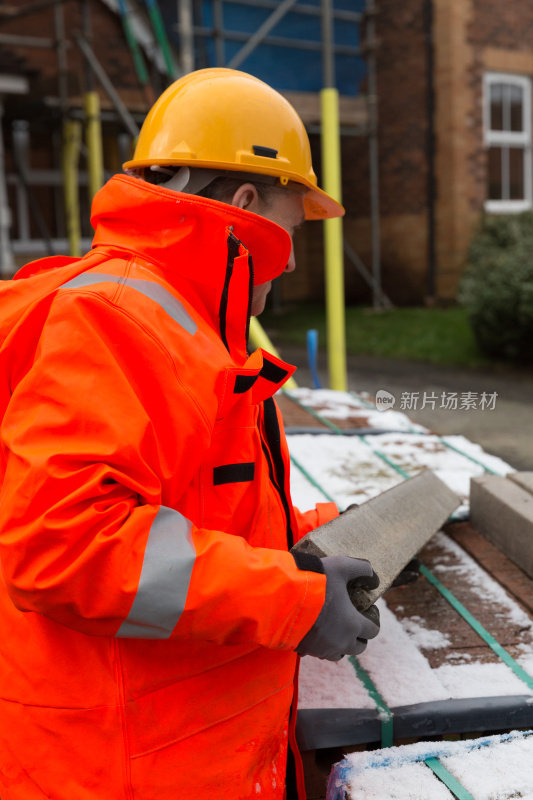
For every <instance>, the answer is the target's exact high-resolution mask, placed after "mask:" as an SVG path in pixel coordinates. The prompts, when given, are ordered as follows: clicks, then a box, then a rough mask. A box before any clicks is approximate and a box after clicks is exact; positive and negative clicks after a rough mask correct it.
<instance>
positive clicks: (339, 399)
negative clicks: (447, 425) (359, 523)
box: [277, 389, 512, 519]
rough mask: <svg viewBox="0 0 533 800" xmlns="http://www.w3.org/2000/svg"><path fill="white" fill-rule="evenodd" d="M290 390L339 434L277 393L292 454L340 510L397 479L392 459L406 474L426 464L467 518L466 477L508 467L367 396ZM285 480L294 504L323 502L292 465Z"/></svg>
mask: <svg viewBox="0 0 533 800" xmlns="http://www.w3.org/2000/svg"><path fill="white" fill-rule="evenodd" d="M290 394H291V397H294V399H295V400H296V401H297V402H298V403H301V404H303V405H305V406H307V407H308V408H310V409H311V410H314V411H316V412H319V414H320V416H322V417H323V418H325V419H326V420H328V421H329V422H331V423H333V424H334V425H335V426H337V427H338V428H339V430H341V431H342V433H343V434H345V435H343V436H340V435H336V434H335V433H332V431H331V430H329V429H328V428H327V427H324V425H321V424H320V421H318V420H316V419H315V418H313V417H312V416H311V414H306V413H305V411H303V410H302V408H301V406H300V407H299V406H297V405H296V403H295V402H293V401H292V400H291V399H290V397H289V396H288V395H285V396H283V395H281V396H280V395H278V398H277V399H278V401H279V403H280V406H281V409H282V413H283V417H284V420H285V423H286V426H287V432H288V434H289V435H288V439H289V446H290V451H291V455H292V456H293V457H294V458H295V459H296V460H297V461H298V462H299V463H300V464H302V465H303V466H304V467H305V469H306V471H307V473H308V475H309V476H310V477H311V479H312V480H313V481H315V483H318V484H319V485H320V486H321V487H322V488H323V489H324V490H325V491H326V493H327V495H328V496H330V497H333V498H334V499H335V501H336V502H337V504H338V505H339V507H340V508H346V507H347V506H349V505H351V504H352V503H364V502H365V501H366V500H369V499H370V498H371V497H375V496H376V495H378V494H380V493H381V492H384V491H385V490H386V489H389V488H390V487H391V486H394V485H395V484H397V483H399V482H400V481H402V480H403V477H402V474H401V472H399V471H398V470H397V469H395V468H394V467H393V466H392V465H391V463H394V465H395V466H396V467H398V468H399V469H400V470H401V471H403V473H407V474H408V475H410V476H412V475H415V474H416V473H417V472H419V471H421V470H422V469H424V468H428V469H431V470H432V471H433V472H434V473H435V474H436V475H437V477H439V478H440V479H441V480H443V481H444V483H446V484H447V485H448V486H449V487H450V489H452V491H454V492H455V493H456V494H458V495H459V497H460V498H462V505H461V507H460V508H459V509H458V510H457V512H456V513H455V514H454V518H455V519H466V518H467V517H468V513H469V495H470V480H471V478H474V477H480V476H481V475H483V474H485V468H487V469H489V470H490V471H491V472H493V473H495V474H497V475H501V476H505V475H507V474H508V473H509V472H512V467H511V466H509V464H506V463H505V461H502V460H501V459H500V458H497V457H496V456H492V455H489V454H488V453H485V452H484V451H483V448H482V447H480V445H478V444H476V443H475V442H471V441H469V440H468V439H467V438H466V437H464V436H438V435H437V434H435V433H432V432H430V431H429V430H428V429H427V428H424V427H423V426H422V425H418V424H416V423H413V422H412V421H411V420H410V419H409V417H408V416H407V415H406V414H404V413H402V412H399V411H391V410H388V411H378V410H377V409H376V408H375V407H374V408H372V407H369V405H370V402H369V400H368V399H367V398H362V397H360V396H356V395H353V394H349V393H347V392H334V391H331V390H328V389H318V390H312V389H296V390H293V391H292V392H291V393H290ZM303 417H306V422H305V424H303V425H302V418H303ZM311 426H313V427H311ZM302 430H305V431H306V432H305V433H302ZM307 431H309V432H307ZM311 431H312V432H311ZM357 434H359V435H357ZM378 451H379V453H380V454H381V455H378ZM291 481H292V482H291V490H292V494H293V500H294V502H295V504H296V505H297V506H299V507H301V508H310V507H312V506H313V505H314V504H315V503H317V502H323V501H324V494H323V492H321V491H320V489H318V488H317V486H316V485H315V484H314V483H312V482H310V481H309V480H308V478H306V477H305V476H304V475H303V474H302V473H301V472H300V471H299V470H298V469H294V468H293V469H292V476H291Z"/></svg>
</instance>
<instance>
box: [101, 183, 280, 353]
mask: <svg viewBox="0 0 533 800" xmlns="http://www.w3.org/2000/svg"><path fill="white" fill-rule="evenodd" d="M91 222H92V224H93V227H94V229H95V236H94V240H93V248H102V247H104V248H106V249H112V250H118V251H121V252H124V251H126V252H128V253H130V254H132V255H136V256H137V257H139V258H141V259H143V260H146V261H148V262H150V263H151V264H155V265H157V266H158V267H159V268H160V269H161V271H162V276H163V278H164V279H165V280H166V281H167V282H168V283H169V284H170V285H171V286H173V287H174V288H175V289H177V291H178V292H179V293H180V294H181V295H182V297H184V298H185V299H186V300H187V301H188V302H189V303H190V304H191V305H192V306H193V308H194V309H195V310H196V311H197V312H198V313H199V314H200V315H201V316H202V317H203V318H204V319H205V320H206V321H207V322H208V323H209V324H210V325H211V326H212V327H213V328H214V329H215V330H216V331H218V332H219V334H220V336H221V338H222V341H223V342H224V344H225V346H226V348H227V349H228V351H229V352H230V354H231V355H232V357H233V358H234V359H235V360H236V361H237V363H241V364H242V363H243V361H244V360H245V359H246V345H247V338H248V324H249V318H250V316H249V314H250V302H251V292H252V288H253V286H256V285H258V284H260V283H265V282H267V281H270V280H272V279H274V278H276V277H277V276H278V275H280V274H281V273H282V272H283V270H284V269H285V266H286V264H287V262H288V259H289V256H290V248H291V240H290V237H289V235H288V233H287V232H286V231H285V230H284V229H283V228H281V227H280V226H279V225H276V224H275V223H274V222H271V221H270V220H268V219H265V218H264V217H260V216H258V215H257V214H252V213H250V212H249V211H244V210H242V209H240V208H236V207H235V206H230V205H227V204H226V203H220V202H218V201H216V200H210V199H207V198H204V197H196V196H194V195H188V194H183V193H182V192H174V191H171V190H170V189H164V188H161V187H160V186H153V185H151V184H149V183H147V182H146V181H142V180H139V179H137V178H134V177H132V176H128V175H116V176H114V177H113V178H111V180H110V181H108V183H107V184H106V185H105V186H104V187H103V188H102V189H101V190H100V191H99V192H98V193H97V194H96V195H95V198H94V202H93V208H92V217H91Z"/></svg>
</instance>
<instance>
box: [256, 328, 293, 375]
mask: <svg viewBox="0 0 533 800" xmlns="http://www.w3.org/2000/svg"><path fill="white" fill-rule="evenodd" d="M250 341H251V342H252V344H253V346H254V347H261V348H263V350H268V351H269V352H270V353H272V355H274V356H277V358H279V357H280V356H279V353H278V351H277V350H276V348H275V347H274V345H273V344H272V342H271V341H270V339H269V338H268V336H267V335H266V333H265V331H264V330H263V327H262V325H261V323H260V322H259V320H258V319H257V317H252V318H251V319H250ZM284 388H285V389H297V388H298V384H297V383H296V381H295V380H294V378H289V380H288V381H287V382H286V383H285V384H284Z"/></svg>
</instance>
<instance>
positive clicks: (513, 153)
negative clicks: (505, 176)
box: [509, 147, 525, 200]
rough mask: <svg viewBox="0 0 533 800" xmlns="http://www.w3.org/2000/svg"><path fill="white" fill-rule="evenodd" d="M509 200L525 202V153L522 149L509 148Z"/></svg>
mask: <svg viewBox="0 0 533 800" xmlns="http://www.w3.org/2000/svg"><path fill="white" fill-rule="evenodd" d="M509 199H510V200H525V197H524V151H523V149H522V148H521V147H511V148H509Z"/></svg>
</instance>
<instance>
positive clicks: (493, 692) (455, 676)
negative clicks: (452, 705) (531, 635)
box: [433, 659, 533, 699]
mask: <svg viewBox="0 0 533 800" xmlns="http://www.w3.org/2000/svg"><path fill="white" fill-rule="evenodd" d="M518 663H519V664H520V665H521V666H523V665H522V663H521V660H520V659H519V660H518ZM433 672H434V675H435V677H436V678H437V680H438V681H439V682H440V683H441V685H442V686H444V687H445V688H446V689H447V691H448V692H449V693H450V696H451V697H453V698H454V699H455V698H457V699H458V698H465V699H468V698H473V697H501V696H504V695H524V694H530V695H532V696H533V689H530V688H529V687H528V686H527V684H526V683H524V681H522V680H520V678H519V677H518V676H517V675H515V674H514V672H512V670H511V669H509V667H507V666H506V665H505V664H504V663H503V662H498V663H496V664H475V663H474V664H443V665H442V666H440V667H437V668H436V669H434V670H433Z"/></svg>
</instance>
